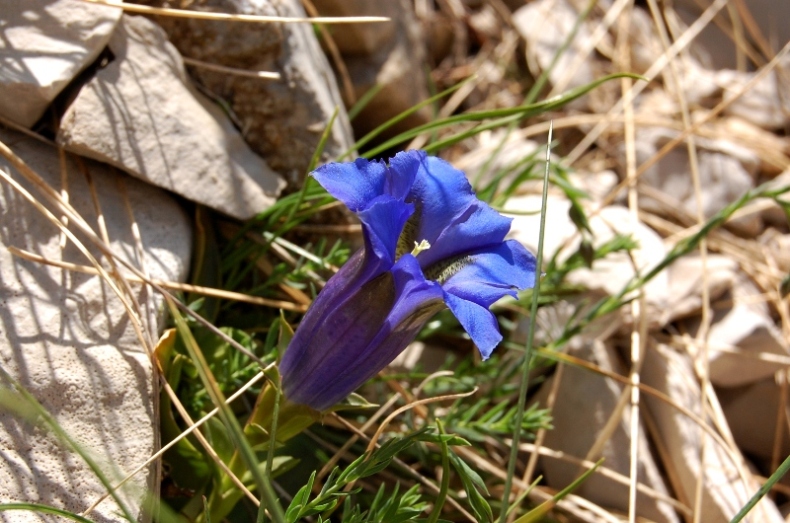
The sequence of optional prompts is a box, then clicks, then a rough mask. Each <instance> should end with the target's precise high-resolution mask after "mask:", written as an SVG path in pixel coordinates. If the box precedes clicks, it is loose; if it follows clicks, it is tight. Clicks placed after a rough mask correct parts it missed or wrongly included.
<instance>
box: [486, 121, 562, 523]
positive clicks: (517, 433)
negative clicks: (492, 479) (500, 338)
mask: <svg viewBox="0 0 790 523" xmlns="http://www.w3.org/2000/svg"><path fill="white" fill-rule="evenodd" d="M553 130H554V126H553V124H551V125H549V136H548V143H547V144H546V172H545V173H544V175H543V201H542V203H541V211H540V234H539V236H538V255H537V263H536V265H535V266H536V267H537V270H536V274H535V286H534V287H533V289H532V308H531V310H530V314H529V335H528V336H527V346H526V351H525V353H524V362H523V364H522V365H523V366H522V373H521V384H520V386H519V394H518V408H517V411H516V417H515V422H514V426H513V443H512V444H511V447H510V460H509V461H508V464H507V478H506V479H505V490H504V493H503V494H502V508H501V509H500V512H499V523H505V520H506V519H507V513H508V505H509V499H510V495H511V489H512V486H513V475H514V474H515V472H516V460H517V459H518V444H519V440H520V439H521V421H522V419H523V418H524V411H525V409H526V403H527V389H528V388H529V366H530V362H531V361H532V342H533V338H534V335H535V321H536V318H537V315H538V296H539V295H540V274H541V272H540V271H541V267H542V265H543V236H544V232H545V229H546V201H547V200H548V194H549V165H550V162H551V140H552V134H553Z"/></svg>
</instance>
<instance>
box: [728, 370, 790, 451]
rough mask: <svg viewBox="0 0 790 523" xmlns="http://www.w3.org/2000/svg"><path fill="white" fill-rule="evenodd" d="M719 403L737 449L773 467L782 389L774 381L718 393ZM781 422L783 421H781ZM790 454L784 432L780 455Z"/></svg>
mask: <svg viewBox="0 0 790 523" xmlns="http://www.w3.org/2000/svg"><path fill="white" fill-rule="evenodd" d="M717 392H718V397H719V401H721V408H722V410H723V411H724V415H725V416H726V418H727V424H728V425H729V426H730V430H731V431H732V436H733V438H735V442H736V443H737V444H738V447H739V448H740V449H741V450H742V451H743V452H746V453H748V454H749V455H750V456H754V457H756V458H761V459H763V460H764V462H765V463H770V461H771V458H772V453H773V449H774V439H775V437H776V421H777V417H778V416H783V414H782V415H779V414H778V412H779V401H780V398H781V394H782V389H781V387H780V386H779V385H778V384H777V383H776V380H775V379H774V378H773V377H771V378H767V379H764V380H761V381H758V382H756V383H753V384H751V385H747V386H745V387H735V388H731V389H719V390H718V391H717ZM778 419H779V420H780V421H783V420H782V417H779V418H778ZM788 454H790V437H788V435H787V430H782V433H781V442H780V444H779V455H780V456H782V457H784V456H787V455H788Z"/></svg>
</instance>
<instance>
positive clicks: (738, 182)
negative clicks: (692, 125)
mask: <svg viewBox="0 0 790 523" xmlns="http://www.w3.org/2000/svg"><path fill="white" fill-rule="evenodd" d="M677 134H678V132H677V131H674V130H671V129H666V128H659V127H646V128H640V129H639V130H638V131H637V136H636V160H637V163H639V164H641V163H643V162H646V161H648V160H649V159H650V158H652V157H653V156H654V155H655V154H656V153H657V152H658V151H659V149H661V147H663V146H664V145H665V144H666V143H667V142H669V141H670V140H672V139H673V138H675V137H676V136H677ZM697 149H698V150H697V158H698V165H699V177H700V180H699V181H700V185H701V187H702V188H703V189H704V190H703V191H702V198H701V199H702V211H703V214H704V216H705V217H706V218H709V217H711V216H713V215H714V214H715V213H716V212H718V211H720V210H721V209H723V208H724V207H725V206H726V205H727V204H729V203H730V202H732V201H734V200H736V199H738V198H740V197H741V196H742V195H743V194H744V193H745V192H746V191H748V190H749V189H751V188H752V187H754V176H755V175H756V171H757V167H758V165H759V161H758V159H757V157H756V155H755V154H754V153H753V152H751V151H750V150H748V149H746V148H745V147H742V146H740V145H738V144H736V143H733V142H730V141H728V140H723V139H719V140H708V139H702V138H700V139H698V140H697ZM639 182H640V184H644V185H647V186H650V187H651V188H654V189H657V190H659V191H661V192H662V193H664V194H665V195H666V199H662V200H657V199H655V198H652V197H650V196H645V197H644V198H640V201H639V204H640V206H641V207H643V208H644V209H647V210H650V211H653V212H661V213H664V214H666V213H671V212H673V210H674V209H675V208H676V207H679V208H680V209H682V210H684V211H685V212H686V214H687V215H689V216H691V217H696V215H697V199H696V195H695V193H694V184H693V181H692V177H691V167H690V162H689V155H688V152H687V149H686V148H685V147H675V148H674V149H672V150H671V151H670V152H669V153H667V154H666V155H665V156H664V157H663V158H661V159H660V160H659V161H658V162H656V163H655V164H654V165H652V166H651V167H650V168H648V169H647V170H646V171H645V173H644V174H643V175H642V177H641V178H640V180H639ZM665 200H667V201H665ZM728 223H729V224H730V226H732V227H735V228H738V229H739V230H740V231H742V232H744V233H745V234H754V235H756V234H759V232H760V231H761V230H762V221H761V220H760V218H759V216H758V215H748V216H745V217H743V218H740V219H736V220H732V221H730V222H728Z"/></svg>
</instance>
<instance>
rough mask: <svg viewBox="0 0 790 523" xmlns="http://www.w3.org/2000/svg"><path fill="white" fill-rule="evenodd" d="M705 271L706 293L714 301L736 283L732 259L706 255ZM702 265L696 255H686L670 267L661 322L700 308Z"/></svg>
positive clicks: (692, 312) (687, 314)
mask: <svg viewBox="0 0 790 523" xmlns="http://www.w3.org/2000/svg"><path fill="white" fill-rule="evenodd" d="M704 268H705V273H706V277H707V278H706V279H707V284H708V296H709V297H710V299H711V300H716V299H717V298H719V297H721V295H722V294H724V293H725V292H727V291H728V290H729V289H731V288H732V286H733V285H734V283H735V279H736V272H737V270H738V264H737V263H736V262H735V261H733V260H732V259H730V258H728V257H726V256H721V255H716V254H708V257H707V260H706V265H705V267H704ZM702 285H703V265H702V259H701V258H700V256H698V255H687V256H683V257H681V258H679V259H677V260H675V262H674V263H672V265H670V266H669V297H670V301H669V304H668V306H667V308H666V310H664V311H663V312H662V317H661V321H660V323H661V324H662V325H666V324H667V323H670V322H672V321H675V320H677V319H679V318H685V317H687V316H691V315H693V314H698V313H699V312H700V311H701V310H702Z"/></svg>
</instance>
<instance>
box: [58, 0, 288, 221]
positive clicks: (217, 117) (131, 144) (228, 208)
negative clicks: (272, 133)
mask: <svg viewBox="0 0 790 523" xmlns="http://www.w3.org/2000/svg"><path fill="white" fill-rule="evenodd" d="M109 46H110V50H111V51H112V52H113V54H114V55H115V60H114V61H112V62H111V63H109V64H108V65H107V66H106V67H105V68H104V69H101V70H100V71H98V72H97V73H96V76H95V77H94V78H93V79H92V80H91V81H90V82H89V83H88V84H87V85H85V86H84V87H83V88H82V90H81V91H80V94H79V96H78V97H77V99H76V100H74V102H73V103H72V104H71V106H70V107H69V108H68V110H67V111H66V113H65V114H64V116H63V119H62V122H61V127H60V129H59V131H58V136H57V139H58V142H59V143H61V144H63V145H64V146H66V147H68V148H69V149H70V150H72V151H75V152H78V153H80V154H83V155H85V156H88V157H91V158H95V159H97V160H100V161H104V162H107V163H109V164H111V165H115V166H117V167H118V168H120V169H123V170H125V171H126V172H128V173H130V174H132V175H133V176H136V177H138V178H142V179H144V180H146V181H148V182H149V183H152V184H154V185H157V186H159V187H162V188H165V189H168V190H171V191H174V192H176V193H178V194H180V195H182V196H184V197H185V198H187V199H190V200H193V201H196V202H198V203H202V204H204V205H206V206H208V207H211V208H213V209H216V210H218V211H221V212H224V213H226V214H228V215H230V216H233V217H236V218H240V219H246V218H250V217H252V216H254V215H255V214H257V213H259V212H261V211H263V210H265V209H266V208H267V207H268V206H270V205H271V204H272V203H273V202H274V200H275V198H276V197H277V195H278V194H279V192H280V190H281V189H282V188H283V186H284V183H285V182H284V181H283V180H282V179H281V178H280V177H279V176H278V175H277V174H276V173H274V172H273V171H272V170H271V169H270V168H269V167H268V166H267V165H266V162H264V161H263V160H262V159H261V158H260V157H258V156H256V155H255V154H254V153H253V152H252V151H251V150H250V149H249V147H248V146H247V145H246V144H245V143H244V141H243V140H242V138H241V136H240V135H239V134H238V132H236V131H235V129H234V128H233V126H232V124H231V122H230V120H229V119H228V118H227V117H226V116H225V115H224V113H223V112H222V110H221V109H220V108H219V107H218V106H216V105H215V104H213V103H212V102H210V101H209V100H208V99H207V98H205V97H204V96H202V95H201V94H199V93H198V92H197V91H196V90H195V89H194V88H193V87H191V86H190V84H189V82H188V80H187V78H186V73H185V72H184V69H183V64H182V62H181V58H180V56H179V55H178V52H177V51H176V50H175V48H174V47H173V46H172V45H171V44H170V43H168V42H167V39H166V36H165V34H164V32H163V31H162V30H161V29H160V28H159V27H157V26H156V24H154V23H153V22H151V21H150V20H147V19H145V18H142V17H137V16H133V17H129V16H124V17H123V18H122V19H121V22H120V23H119V24H118V27H117V29H116V31H115V33H114V34H113V36H112V38H111V40H110V44H109Z"/></svg>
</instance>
